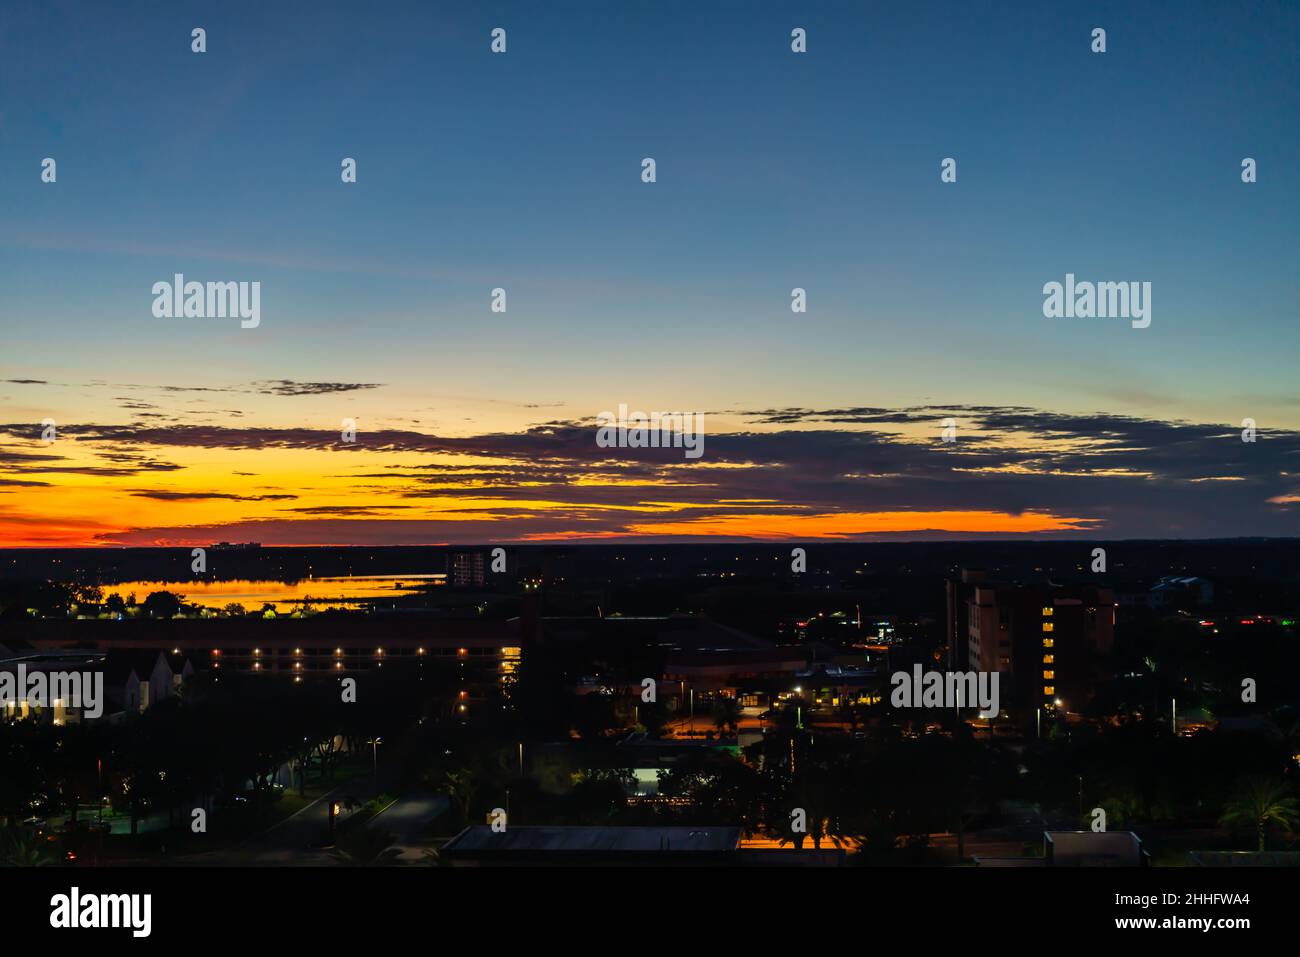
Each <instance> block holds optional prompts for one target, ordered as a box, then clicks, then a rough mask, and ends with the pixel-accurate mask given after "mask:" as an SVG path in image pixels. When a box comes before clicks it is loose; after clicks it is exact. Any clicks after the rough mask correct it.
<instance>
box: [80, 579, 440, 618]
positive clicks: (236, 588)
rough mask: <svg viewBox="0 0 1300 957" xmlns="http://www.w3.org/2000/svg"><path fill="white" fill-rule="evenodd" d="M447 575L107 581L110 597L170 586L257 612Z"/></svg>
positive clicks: (356, 598)
mask: <svg viewBox="0 0 1300 957" xmlns="http://www.w3.org/2000/svg"><path fill="white" fill-rule="evenodd" d="M446 580H447V576H446V575H443V574H437V575H355V576H351V577H348V576H343V577H339V578H304V579H301V580H300V581H296V582H281V581H247V580H234V581H192V580H191V581H183V582H163V581H136V582H122V583H121V584H119V585H104V586H103V591H104V596H105V597H108V596H109V595H112V594H114V593H116V594H118V595H121V596H122V597H123V598H126V597H127V596H128V595H130V594H132V593H134V594H135V598H136V601H137V602H143V601H144V600H145V597H146V596H147V595H148V594H149V593H150V592H155V591H169V592H172V593H173V594H177V595H182V596H184V600H185V601H186V602H189V603H190V604H194V605H202V606H204V607H206V608H224V607H225V606H226V605H229V604H231V603H232V602H233V603H235V604H239V605H243V606H244V608H245V609H246V610H248V611H256V610H257V609H259V608H261V607H262V606H263V605H264V604H267V603H268V602H269V603H270V604H272V605H275V607H276V611H279V610H281V609H292V608H297V607H299V606H300V605H301V604H302V602H303V600H304V599H311V602H310V603H311V606H312V607H313V608H317V609H320V608H353V607H356V606H357V605H358V604H360V603H362V602H364V601H366V600H368V599H373V598H396V597H399V596H401V595H411V594H414V593H416V592H417V591H419V590H420V589H421V586H430V585H444V584H446Z"/></svg>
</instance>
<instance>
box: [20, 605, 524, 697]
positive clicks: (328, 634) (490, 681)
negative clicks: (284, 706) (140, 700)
mask: <svg viewBox="0 0 1300 957" xmlns="http://www.w3.org/2000/svg"><path fill="white" fill-rule="evenodd" d="M534 627H535V624H534ZM12 631H13V632H14V633H15V637H19V638H21V639H23V640H24V641H25V642H27V643H28V644H29V645H30V646H31V647H32V648H35V649H68V648H77V649H83V650H90V649H100V650H103V651H108V650H125V649H131V650H137V651H139V650H161V651H165V652H167V653H168V654H172V653H175V654H182V653H183V654H184V655H185V656H186V657H187V658H188V660H189V661H190V662H191V663H192V664H193V665H194V668H195V670H196V671H197V672H203V671H211V672H218V673H225V672H231V671H235V672H245V673H253V674H264V675H267V676H268V677H272V676H279V677H282V678H292V679H293V680H294V681H308V680H311V679H312V678H318V677H323V676H336V677H337V676H343V675H348V674H355V673H357V672H363V671H369V670H372V669H380V668H393V667H396V668H401V667H406V666H412V667H418V668H421V669H442V670H443V671H444V673H445V672H452V673H454V674H455V675H456V676H459V678H460V679H461V681H460V683H461V685H462V690H463V691H464V694H463V695H462V696H461V697H462V703H463V704H464V705H465V706H466V707H468V706H469V705H470V704H471V703H472V702H474V701H476V700H479V699H481V698H482V697H484V696H486V695H487V694H489V693H490V692H493V691H496V690H501V691H505V692H507V693H508V692H509V691H510V690H511V688H512V687H513V685H514V682H515V680H516V678H517V673H518V669H519V665H520V662H521V661H522V658H523V653H524V652H523V647H524V645H525V644H527V643H528V640H529V637H530V636H529V635H528V634H526V632H527V631H528V628H527V627H525V626H522V625H521V619H511V620H501V619H487V618H442V617H438V616H425V615H365V616H338V617H335V616H329V615H317V616H311V617H307V618H278V619H264V618H260V617H256V616H250V617H245V618H171V619H152V618H141V619H131V620H126V621H110V620H93V621H77V622H75V623H73V624H71V625H69V624H68V623H67V622H66V621H60V620H55V619H38V620H32V621H25V622H19V623H15V624H14V625H13V628H12Z"/></svg>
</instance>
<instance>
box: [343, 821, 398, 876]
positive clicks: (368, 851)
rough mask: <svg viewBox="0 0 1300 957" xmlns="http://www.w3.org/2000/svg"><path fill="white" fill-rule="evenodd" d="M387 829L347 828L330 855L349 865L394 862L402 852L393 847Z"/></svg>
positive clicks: (377, 864) (365, 865)
mask: <svg viewBox="0 0 1300 957" xmlns="http://www.w3.org/2000/svg"><path fill="white" fill-rule="evenodd" d="M394 840H395V838H394V837H393V835H392V833H390V832H389V831H379V830H374V829H371V828H368V827H358V828H354V829H349V830H348V832H347V833H346V834H344V835H342V836H341V837H340V838H339V840H338V844H337V845H336V846H335V847H334V849H333V850H332V851H330V857H332V858H334V859H335V860H336V861H338V862H339V863H340V864H346V865H348V866H350V867H386V866H388V865H391V864H395V863H396V862H397V859H398V858H399V857H401V856H402V852H401V851H400V850H398V849H397V848H395V847H393V841H394Z"/></svg>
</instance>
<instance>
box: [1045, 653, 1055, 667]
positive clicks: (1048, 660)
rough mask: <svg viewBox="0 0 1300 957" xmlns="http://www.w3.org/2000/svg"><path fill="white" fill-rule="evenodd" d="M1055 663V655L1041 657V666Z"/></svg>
mask: <svg viewBox="0 0 1300 957" xmlns="http://www.w3.org/2000/svg"><path fill="white" fill-rule="evenodd" d="M1055 663H1056V655H1043V664H1045V665H1051V664H1055Z"/></svg>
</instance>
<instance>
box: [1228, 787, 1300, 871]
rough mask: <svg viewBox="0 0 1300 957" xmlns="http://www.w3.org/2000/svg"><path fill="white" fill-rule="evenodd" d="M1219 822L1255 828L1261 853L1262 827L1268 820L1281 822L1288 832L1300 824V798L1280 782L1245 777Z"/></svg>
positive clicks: (1262, 845)
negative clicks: (1299, 799)
mask: <svg viewBox="0 0 1300 957" xmlns="http://www.w3.org/2000/svg"><path fill="white" fill-rule="evenodd" d="M1222 821H1223V823H1224V824H1246V825H1250V826H1252V827H1254V828H1255V833H1256V835H1257V836H1258V837H1259V850H1260V852H1261V853H1262V852H1263V850H1264V834H1265V829H1266V828H1267V826H1268V824H1269V823H1270V822H1271V823H1274V824H1280V825H1282V827H1283V828H1285V829H1286V830H1287V831H1294V830H1295V829H1296V827H1297V825H1300V801H1298V800H1297V799H1296V797H1295V795H1293V794H1291V793H1290V789H1289V788H1288V787H1287V786H1286V784H1284V783H1283V782H1281V781H1275V780H1272V779H1270V778H1263V777H1251V778H1246V779H1244V780H1243V781H1242V782H1241V784H1240V786H1239V787H1238V789H1237V793H1236V794H1235V795H1234V796H1233V798H1232V800H1231V801H1229V802H1228V806H1227V807H1226V808H1225V809H1224V812H1223V818H1222Z"/></svg>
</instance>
